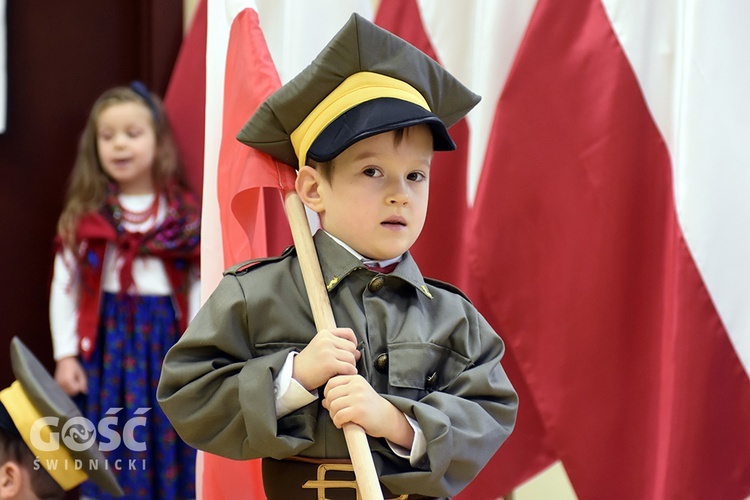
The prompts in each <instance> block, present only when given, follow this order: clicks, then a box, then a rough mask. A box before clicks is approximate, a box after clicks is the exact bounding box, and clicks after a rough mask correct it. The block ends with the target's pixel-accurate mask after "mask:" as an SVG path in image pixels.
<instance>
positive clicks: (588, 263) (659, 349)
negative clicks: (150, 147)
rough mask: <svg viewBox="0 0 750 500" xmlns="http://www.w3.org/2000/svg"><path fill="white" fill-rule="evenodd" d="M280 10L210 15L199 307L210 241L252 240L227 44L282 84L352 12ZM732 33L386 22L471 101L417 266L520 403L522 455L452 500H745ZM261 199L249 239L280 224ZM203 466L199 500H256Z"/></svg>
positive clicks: (591, 0)
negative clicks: (253, 40) (564, 486)
mask: <svg viewBox="0 0 750 500" xmlns="http://www.w3.org/2000/svg"><path fill="white" fill-rule="evenodd" d="M204 1H205V0H204ZM287 3H288V2H283V1H281V2H279V1H272V0H265V1H258V2H257V7H256V6H255V4H253V3H252V2H244V3H243V2H239V3H237V2H228V1H227V2H226V3H225V2H224V1H220V0H216V1H214V0H211V2H210V3H209V5H208V47H207V49H206V65H207V69H208V71H207V75H208V76H207V78H206V128H205V130H206V139H205V141H206V150H205V158H204V160H205V172H204V183H203V186H204V188H203V190H204V229H203V255H204V259H203V265H202V274H203V283H204V296H206V295H207V294H208V293H210V291H211V290H213V288H214V287H215V285H216V283H217V282H218V280H219V279H220V276H221V271H222V270H223V269H224V267H225V266H226V264H228V262H226V261H225V260H224V259H223V258H222V257H220V256H223V255H224V254H225V250H224V249H223V244H222V233H223V232H225V231H227V230H228V229H227V228H231V227H232V226H234V227H235V228H236V227H239V228H240V230H241V231H240V232H239V233H238V234H239V236H241V237H238V238H237V239H235V240H230V241H235V242H237V241H239V242H240V243H241V245H246V247H247V248H249V243H248V241H250V240H248V236H246V235H245V236H243V235H242V231H245V234H247V231H248V228H250V229H253V228H254V229H255V233H256V239H255V240H254V241H255V242H256V243H257V242H259V241H261V240H262V238H263V232H262V231H260V229H259V227H258V226H257V225H255V226H253V225H252V223H250V222H248V221H247V220H245V221H244V222H241V221H239V220H238V219H237V215H240V216H241V215H242V214H246V213H247V212H246V211H242V212H239V211H238V212H232V200H234V199H235V196H234V194H236V193H234V194H229V195H227V194H226V192H225V194H224V195H223V198H222V199H221V200H219V197H218V195H217V193H218V188H217V169H218V165H219V155H220V153H219V149H220V148H219V145H220V144H221V143H222V134H223V133H226V134H228V133H229V132H228V129H227V130H226V131H224V132H223V127H222V124H225V125H226V124H227V120H226V117H224V116H223V109H224V96H225V89H226V88H227V87H226V85H228V84H226V82H225V79H224V78H225V77H224V75H225V65H226V54H227V49H228V47H229V45H230V43H229V38H230V35H229V33H230V31H231V30H230V27H231V26H232V24H233V22H234V21H235V20H236V19H237V14H239V13H241V12H246V15H245V16H244V17H242V18H243V19H245V20H247V19H248V18H251V20H252V22H250V23H249V24H248V25H254V26H256V27H257V22H258V21H255V20H253V19H255V18H254V17H253V14H248V13H247V11H246V10H245V9H250V10H252V11H254V12H255V13H259V23H260V27H261V28H262V30H263V32H264V33H265V35H266V36H265V39H266V42H267V43H268V46H269V50H270V53H271V55H272V59H273V62H274V65H275V67H276V69H277V71H278V74H279V75H280V78H279V80H280V82H284V81H286V80H288V79H289V78H291V77H292V76H294V75H295V74H296V73H297V72H298V71H299V70H301V69H302V67H303V66H304V65H306V64H307V63H309V61H310V60H311V59H312V58H313V57H314V56H315V55H316V54H317V52H318V51H319V50H320V49H321V48H322V47H323V46H324V44H325V43H326V42H327V41H328V40H329V39H330V37H331V36H332V35H333V34H334V33H335V31H336V30H337V29H338V28H340V26H341V25H343V23H344V21H345V20H346V19H347V18H348V16H349V14H350V13H351V11H352V10H357V9H355V8H354V7H351V6H350V5H347V6H343V5H342V3H341V2H338V1H337V0H328V1H325V2H304V3H302V5H298V3H295V4H294V5H295V8H294V9H292V8H287ZM289 3H290V4H291V2H289ZM359 3H366V4H368V5H369V2H368V1H365V2H359ZM719 4H721V5H719ZM274 6H276V8H275V7H274ZM366 7H367V6H365V7H363V8H364V9H366ZM360 12H361V13H363V11H360ZM323 13H325V14H323ZM337 16H338V17H337ZM368 17H369V16H368ZM748 18H750V6H747V5H745V3H744V2H742V1H741V0H732V1H726V2H719V3H716V2H714V3H709V2H706V3H693V2H682V1H678V0H671V1H670V0H665V1H663V2H658V4H657V3H654V2H651V1H650V0H627V1H626V0H569V1H568V2H555V1H553V0H516V1H514V2H497V1H495V0H473V1H472V0H469V1H466V2H455V1H452V0H430V1H417V0H381V2H380V6H379V8H378V12H377V16H376V22H377V23H378V24H380V25H381V26H384V27H386V28H388V29H390V30H391V31H393V32H395V33H396V34H399V35H400V36H402V37H403V38H405V39H407V40H409V41H411V42H412V43H414V44H415V45H416V46H417V47H419V48H421V49H422V50H424V51H425V52H427V53H428V54H430V55H432V56H433V57H435V58H436V59H437V60H438V61H440V62H441V63H442V64H444V65H445V66H446V67H447V68H448V69H449V70H450V71H451V72H452V73H454V74H455V75H456V76H457V77H458V78H459V79H460V80H462V81H463V82H464V83H466V84H467V86H469V87H470V88H472V90H474V91H475V92H477V93H479V94H480V95H482V96H483V100H482V103H480V105H479V106H478V107H477V108H476V109H475V110H474V111H472V113H470V115H469V117H468V119H467V120H466V121H462V122H460V123H458V124H457V125H456V126H454V127H453V128H452V129H451V135H452V136H453V137H454V139H456V142H457V143H458V144H459V150H458V151H456V152H450V153H438V154H437V155H436V158H435V162H434V168H433V176H432V186H431V189H432V196H431V201H430V209H429V215H428V220H427V223H426V226H425V231H424V233H423V235H422V237H421V238H420V240H419V241H418V242H417V244H416V245H415V247H414V249H413V251H414V254H415V257H416V258H417V260H418V262H419V263H420V267H421V268H422V270H423V271H424V273H425V274H426V275H428V276H433V277H437V278H442V279H445V280H447V281H451V282H453V283H455V284H458V285H459V286H461V287H462V288H463V289H464V290H465V291H467V292H468V293H469V295H470V296H471V297H472V299H473V300H474V302H475V304H476V305H477V306H478V308H479V309H480V311H481V312H482V313H483V314H484V315H485V316H486V317H487V318H488V320H490V321H491V323H492V324H493V325H494V326H495V327H496V329H497V330H498V332H499V333H500V334H501V335H502V337H503V338H504V339H505V341H506V343H507V345H508V355H507V356H506V358H505V359H504V361H503V364H504V366H505V367H506V369H507V370H508V372H509V374H510V377H511V380H512V381H513V383H514V385H515V386H516V388H517V389H518V390H519V393H520V395H521V403H520V409H519V420H518V424H517V427H516V430H515V432H514V433H513V434H512V435H511V437H510V439H509V440H508V442H507V443H506V444H505V445H504V446H503V447H502V448H501V449H500V451H499V452H498V454H497V455H496V457H495V458H494V459H493V460H492V461H491V462H490V464H489V465H488V466H487V468H485V470H484V471H483V472H482V473H481V474H480V476H479V477H478V478H477V480H476V481H474V482H473V483H472V484H471V485H469V487H468V488H467V490H465V491H464V492H463V493H462V494H461V495H460V496H459V498H466V499H469V498H493V497H496V496H500V495H502V494H505V493H507V492H508V491H510V490H511V489H513V488H515V487H517V486H518V485H519V484H521V483H522V482H523V481H525V480H526V479H528V478H530V477H532V476H533V475H534V474H536V473H537V472H539V471H541V470H543V469H544V468H545V467H547V466H548V465H550V464H551V463H553V462H554V461H556V460H560V461H561V462H562V463H563V465H564V467H565V470H566V471H567V474H568V476H569V478H570V481H571V484H572V486H573V488H574V490H575V493H576V495H577V496H578V497H579V498H581V499H589V498H592V499H596V498H611V497H618V498H620V497H621V498H659V499H662V498H699V497H703V498H727V499H740V498H745V497H747V496H748V495H750V425H748V418H750V417H749V416H750V378H749V377H748V373H749V372H750V308H749V307H747V297H750V261H748V259H747V258H746V256H747V255H750V201H748V199H747V198H748V197H746V196H745V194H744V193H745V192H747V191H748V190H750V169H748V168H747V166H748V165H750V148H747V146H746V142H747V137H748V136H749V135H748V134H750V110H749V109H748V104H747V103H748V100H747V98H746V90H745V89H747V88H750V69H749V68H748V66H747V65H743V64H741V63H740V62H739V61H742V60H744V58H743V53H742V50H744V47H746V46H748V42H750V38H749V37H748V35H747V34H746V29H745V27H744V25H745V20H746V19H748ZM310 19H315V20H316V22H315V24H314V26H311V25H310V22H309V20H310ZM321 19H325V20H326V21H325V22H323V24H324V25H325V26H322V25H320V24H319V22H318V21H319V20H321ZM329 21H330V23H329ZM253 29H255V28H253ZM294 40H296V41H294ZM242 47H245V48H247V44H242ZM266 62H267V60H266ZM247 71H250V72H251V73H252V71H251V69H247ZM264 82H265V83H264V85H268V80H264ZM271 87H272V85H271ZM271 87H268V88H271ZM170 91H171V86H170ZM168 97H169V96H168ZM257 98H258V96H255V97H253V99H257ZM248 102H249V101H248ZM253 102H255V101H253ZM167 103H168V99H167ZM239 103H240V104H242V101H239ZM248 117H249V114H247V116H244V117H242V122H243V123H244V120H245V119H247V118H248ZM237 120H238V121H239V120H240V118H239V117H238V118H237ZM175 126H176V127H177V124H175ZM232 126H234V125H227V127H229V128H231V127H232ZM238 130H239V129H238ZM233 133H236V131H233ZM246 149H247V148H246ZM239 173H240V174H241V173H242V172H239ZM240 177H242V176H240ZM240 180H241V179H240ZM237 185H238V186H243V185H244V184H243V182H238V184H237ZM237 192H239V193H242V192H243V191H242V190H241V189H240V190H239V191H237ZM268 193H269V191H268V190H266V191H265V192H263V193H262V195H263V196H264V197H265V198H266V199H264V200H263V204H262V206H263V207H265V210H266V215H265V219H264V218H263V217H260V218H259V219H254V220H256V221H259V222H258V223H259V224H262V223H263V220H266V221H268V220H269V217H275V216H274V215H273V214H270V215H269V210H270V211H273V210H279V209H278V208H276V207H280V205H281V204H280V202H279V200H278V199H277V198H276V197H274V196H273V195H271V196H268ZM246 194H247V193H246ZM240 198H241V196H240ZM258 200H259V198H257V199H254V202H255V203H256V206H260V205H259V201H258ZM227 201H228V205H229V211H228V212H227V211H226V210H225V211H224V216H225V217H226V216H229V217H230V219H229V220H228V221H227V220H226V219H224V220H222V218H221V217H222V215H221V213H220V210H219V206H220V203H223V204H224V205H225V206H226V204H227ZM245 201H248V200H245ZM250 205H252V202H251V203H250ZM233 214H234V215H233ZM231 217H234V221H232V219H231ZM225 224H226V225H225ZM243 224H244V225H243ZM237 225H239V226H237ZM284 225H285V222H284ZM275 227H277V226H276V225H275V224H269V223H267V224H266V231H265V238H266V246H267V247H268V246H272V245H271V243H269V241H270V239H272V238H275V236H274V234H275V229H270V228H275ZM225 238H226V236H225ZM257 238H260V239H257ZM277 239H278V240H279V241H281V240H283V237H280V238H277ZM224 241H225V242H226V240H224ZM435 249H440V250H439V251H436V250H435ZM243 252H244V251H240V252H239V253H238V254H237V256H236V257H237V258H239V257H242V258H250V257H254V256H256V255H254V254H253V255H250V254H246V253H243ZM249 253H252V252H249ZM233 258H235V257H232V259H233ZM202 459H203V460H204V464H203V468H202V470H201V471H200V473H199V478H200V479H199V481H202V486H201V488H200V490H199V494H200V495H201V496H202V497H203V498H240V496H239V495H242V496H241V497H242V498H254V497H253V496H252V495H253V494H257V495H260V493H258V492H260V491H262V490H260V489H259V488H260V479H259V477H258V476H257V475H255V473H253V474H252V475H250V476H249V477H250V479H249V480H248V482H249V483H250V484H249V485H246V486H245V487H244V488H243V487H242V486H240V487H239V489H233V488H232V487H231V486H232V484H233V483H234V482H235V481H237V480H242V479H243V478H246V477H248V470H254V469H252V467H254V465H252V464H255V463H256V462H249V463H244V462H235V463H232V464H230V465H231V466H227V464H226V463H224V462H222V461H219V460H221V459H217V458H216V457H212V456H202ZM213 460H217V461H215V462H214V461H213ZM233 467H237V469H235V468H233ZM227 488H229V489H227ZM248 492H255V493H248ZM259 498H260V496H259Z"/></svg>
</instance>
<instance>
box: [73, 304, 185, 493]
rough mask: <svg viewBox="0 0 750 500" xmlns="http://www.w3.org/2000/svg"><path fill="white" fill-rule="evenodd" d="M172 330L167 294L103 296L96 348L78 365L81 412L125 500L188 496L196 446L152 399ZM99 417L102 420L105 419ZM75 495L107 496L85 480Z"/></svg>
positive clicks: (174, 333)
mask: <svg viewBox="0 0 750 500" xmlns="http://www.w3.org/2000/svg"><path fill="white" fill-rule="evenodd" d="M181 333H182V332H180V331H179V326H178V322H177V320H176V318H175V311H174V306H173V304H172V300H171V297H149V296H137V295H136V296H131V295H124V296H123V295H115V294H108V293H107V294H104V295H103V297H102V313H101V318H100V325H99V333H98V337H97V345H96V348H95V350H94V353H93V355H92V356H91V359H90V360H89V361H84V362H83V366H84V369H85V371H86V375H87V377H88V396H87V397H86V398H85V403H84V406H85V408H82V411H83V414H84V415H85V416H86V417H87V418H88V419H89V420H91V421H92V422H93V424H94V425H95V426H97V428H98V432H99V440H100V444H99V446H100V448H101V449H102V452H103V454H104V456H105V458H106V459H107V461H106V464H105V466H107V467H109V469H110V470H112V471H113V473H114V474H115V476H116V477H117V481H118V482H119V483H120V486H121V487H122V488H123V490H124V491H125V497H126V498H133V499H154V500H156V499H160V500H170V499H173V500H184V499H190V498H195V450H194V449H193V448H190V447H189V446H188V445H186V444H185V443H184V442H183V441H182V440H181V439H180V438H179V436H178V435H177V433H176V432H175V430H174V429H173V428H172V426H171V424H170V423H169V420H167V417H166V416H165V415H164V412H162V410H161V408H160V407H159V405H158V403H157V402H156V386H157V384H158V383H159V376H160V374H161V366H162V361H163V360H164V356H165V355H166V353H167V351H168V350H169V348H170V347H172V345H173V344H174V343H175V342H176V341H177V339H178V338H179V337H180V334H181ZM105 419H106V420H105ZM80 494H81V497H89V498H97V499H99V498H111V497H110V496H108V495H107V494H105V493H103V492H101V491H99V489H98V488H97V487H96V485H95V484H94V483H93V482H91V481H87V482H85V483H83V484H82V485H81V490H80Z"/></svg>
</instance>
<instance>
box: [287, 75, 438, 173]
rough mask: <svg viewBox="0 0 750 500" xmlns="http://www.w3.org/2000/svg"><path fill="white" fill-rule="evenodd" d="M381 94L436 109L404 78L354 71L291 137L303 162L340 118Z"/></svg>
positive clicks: (379, 96) (425, 107) (301, 163)
mask: <svg viewBox="0 0 750 500" xmlns="http://www.w3.org/2000/svg"><path fill="white" fill-rule="evenodd" d="M381 97H392V98H395V99H401V100H402V101H407V102H410V103H412V104H416V105H417V106H420V107H422V108H424V109H426V110H427V111H432V110H431V109H430V106H429V104H427V101H426V100H425V98H424V97H423V96H422V94H420V93H419V91H418V90H417V89H415V88H414V87H412V86H411V85H409V84H408V83H406V82H404V81H403V80H398V79H396V78H391V77H390V76H385V75H381V74H380V73H372V72H369V71H361V72H359V73H354V74H353V75H351V76H349V77H348V78H347V79H346V80H344V81H343V82H341V84H340V85H339V86H338V87H336V88H335V89H334V90H333V92H331V93H330V94H328V96H326V98H325V99H323V100H322V101H321V102H320V103H319V104H318V105H317V106H315V109H313V110H312V111H311V112H310V114H309V115H307V118H305V119H304V121H303V122H302V123H300V125H299V127H297V128H296V129H295V130H294V132H292V133H291V135H290V139H291V141H292V146H293V147H294V152H295V153H296V154H297V158H298V160H299V166H300V167H303V166H304V165H305V161H306V158H307V152H308V151H309V150H310V147H311V146H312V143H313V142H315V139H317V137H318V135H320V133H321V132H323V130H325V128H326V127H327V126H328V125H330V124H331V123H332V122H333V121H334V120H335V119H336V118H338V117H339V116H341V115H342V114H344V113H345V112H347V111H348V110H350V109H352V108H353V107H355V106H357V105H359V104H362V103H363V102H367V101H371V100H373V99H378V98H381Z"/></svg>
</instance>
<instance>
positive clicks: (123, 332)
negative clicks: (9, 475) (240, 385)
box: [50, 82, 200, 499]
mask: <svg viewBox="0 0 750 500" xmlns="http://www.w3.org/2000/svg"><path fill="white" fill-rule="evenodd" d="M199 236H200V219H199V208H198V204H197V203H196V201H195V199H194V197H193V196H191V194H190V193H189V191H188V189H187V188H186V184H185V183H184V181H183V178H182V175H181V171H180V167H179V163H178V158H177V154H176V150H175V147H174V143H173V141H172V136H171V132H170V129H169V124H168V123H167V119H166V116H165V114H164V110H163V107H162V103H161V101H160V100H159V99H158V98H157V97H156V96H155V95H153V94H152V93H150V92H149V91H148V90H147V89H146V87H145V86H144V85H143V84H142V83H140V82H134V83H133V84H131V85H130V87H117V88H114V89H111V90H108V91H107V92H105V93H104V94H103V95H102V96H101V97H99V99H98V100H97V101H96V102H95V103H94V106H93V108H92V110H91V113H90V115H89V118H88V122H87V124H86V127H85V128H84V130H83V133H82V136H81V139H80V143H79V148H78V156H77V159H76V162H75V165H74V168H73V171H72V174H71V177H70V182H69V187H68V192H67V196H66V200H65V205H64V208H63V211H62V214H61V216H60V219H59V222H58V233H57V238H56V253H55V260H54V274H53V278H52V286H51V294H50V324H51V330H52V340H53V348H54V357H55V360H56V362H57V366H56V370H55V380H56V381H57V382H58V383H59V384H60V386H61V387H62V388H63V390H64V391H65V392H66V393H67V394H69V395H71V396H74V395H80V396H79V401H80V405H81V406H82V410H83V414H84V415H85V416H86V417H87V418H88V419H89V420H91V422H92V423H93V424H94V426H98V427H100V428H101V427H103V426H105V424H106V427H107V429H108V430H111V431H112V432H109V431H108V432H107V434H108V435H113V434H115V431H116V436H119V438H120V439H118V438H117V437H114V438H113V439H112V440H110V442H109V443H106V440H107V438H106V437H103V436H101V435H100V436H99V437H100V439H102V441H104V443H103V445H104V448H103V451H104V452H105V456H106V457H107V460H108V464H109V467H110V468H111V469H113V471H114V472H115V474H116V475H117V478H118V481H119V483H120V484H121V485H122V487H123V489H124V490H125V494H126V496H127V497H128V498H139V499H185V498H194V497H195V472H194V467H195V450H193V449H192V448H190V447H188V446H187V445H186V444H185V443H184V442H182V441H181V440H180V438H179V437H178V436H177V434H176V433H175V431H174V429H173V428H172V427H171V425H170V423H169V421H168V420H167V418H166V416H165V415H164V413H163V412H162V411H161V409H160V407H159V405H158V404H157V403H156V399H155V394H156V387H157V383H158V380H159V375H160V372H161V365H162V360H163V358H164V355H165V354H166V353H167V350H168V349H169V348H170V347H171V346H172V345H173V344H174V343H175V342H176V341H177V339H178V338H179V337H180V335H181V334H182V332H183V331H184V330H185V327H186V325H187V321H188V319H189V318H190V317H192V313H193V312H195V311H197V309H198V306H199V300H200V295H199V288H200V286H199V280H198V258H199ZM105 419H107V420H105ZM102 422H104V423H105V424H102ZM115 422H116V423H115ZM107 429H105V430H107ZM131 429H132V431H134V432H131ZM79 430H80V429H79ZM94 431H96V432H99V433H100V434H101V430H100V429H86V430H84V433H85V432H94ZM61 437H62V436H61ZM81 439H82V440H84V438H81ZM118 441H119V442H118ZM81 496H82V497H84V498H107V496H106V495H104V494H103V493H102V492H101V491H99V490H98V489H97V488H96V486H95V485H94V484H93V483H91V482H87V483H84V485H82V487H81Z"/></svg>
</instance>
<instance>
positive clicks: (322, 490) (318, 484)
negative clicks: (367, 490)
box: [302, 464, 362, 500]
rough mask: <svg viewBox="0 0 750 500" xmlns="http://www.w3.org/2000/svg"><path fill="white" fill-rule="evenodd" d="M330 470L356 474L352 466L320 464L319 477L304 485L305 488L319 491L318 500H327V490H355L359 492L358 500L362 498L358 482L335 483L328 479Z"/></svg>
mask: <svg viewBox="0 0 750 500" xmlns="http://www.w3.org/2000/svg"><path fill="white" fill-rule="evenodd" d="M329 470H336V471H347V472H352V473H353V472H354V467H353V466H352V464H320V465H319V466H318V475H317V479H316V480H315V481H307V482H306V483H305V484H303V485H302V487H303V488H308V489H317V490H318V500H326V488H339V489H342V488H353V489H354V490H356V492H357V500H361V499H362V497H361V496H360V494H359V488H357V481H334V480H328V479H326V472H328V471H329Z"/></svg>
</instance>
